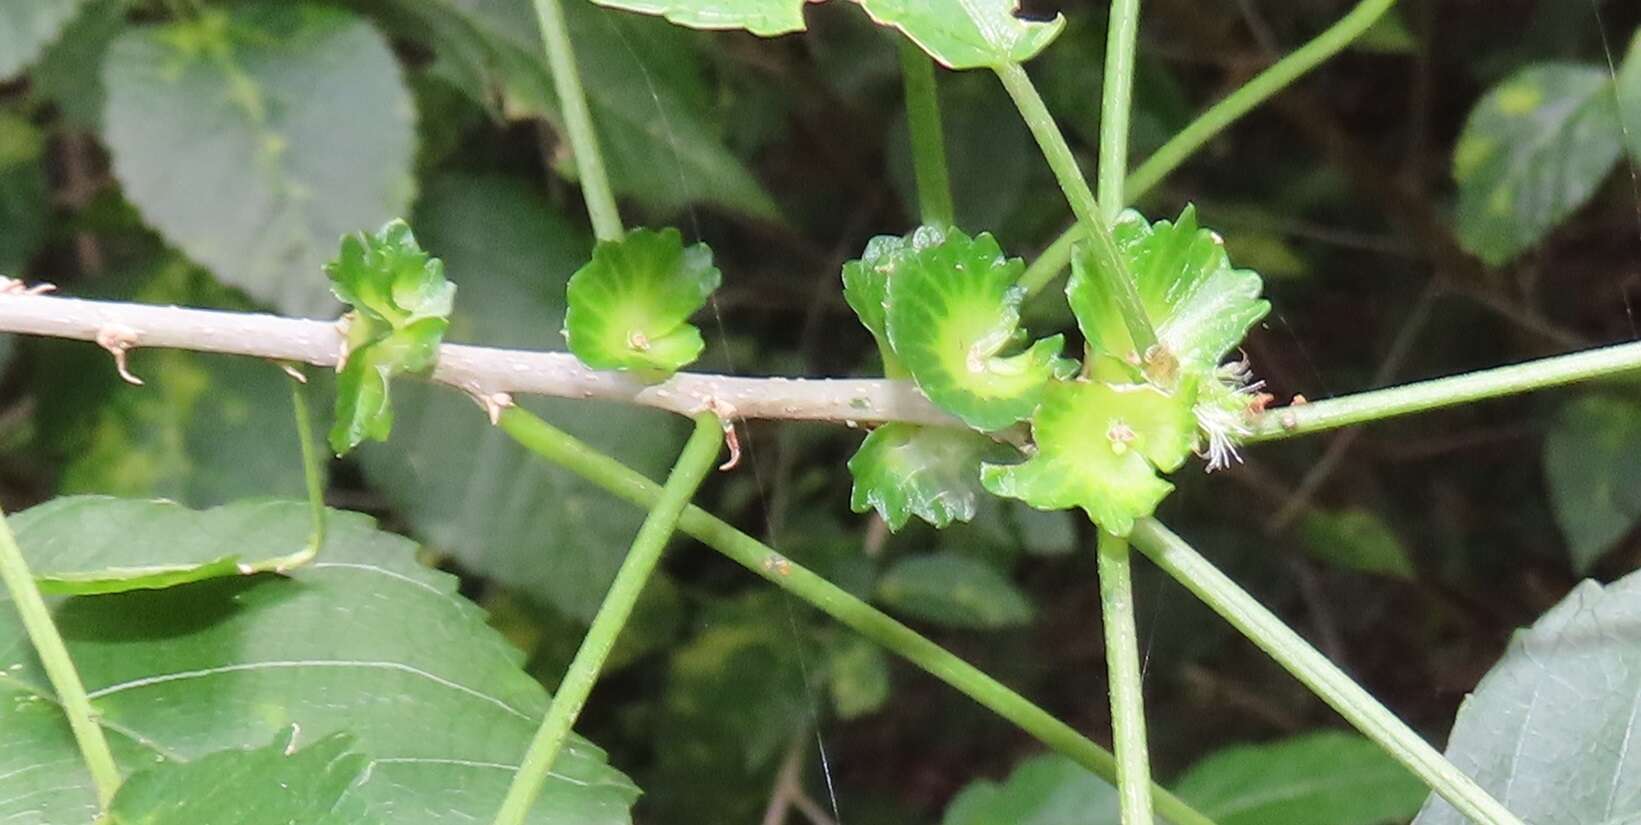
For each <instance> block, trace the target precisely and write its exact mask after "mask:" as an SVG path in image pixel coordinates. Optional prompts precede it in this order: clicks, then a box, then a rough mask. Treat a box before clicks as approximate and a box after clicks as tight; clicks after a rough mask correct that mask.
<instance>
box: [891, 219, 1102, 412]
mask: <svg viewBox="0 0 1641 825" xmlns="http://www.w3.org/2000/svg"><path fill="white" fill-rule="evenodd" d="M913 247H914V248H913V249H911V250H910V251H909V252H908V253H907V254H905V256H904V257H903V258H900V259H899V260H897V261H896V264H897V265H896V266H894V268H893V271H894V277H891V278H889V279H888V281H889V283H888V295H889V302H888V310H887V313H886V319H887V324H886V326H887V331H888V336H889V342H890V344H891V345H892V346H893V347H894V351H895V355H896V356H897V357H898V358H899V359H900V363H901V365H902V366H904V367H905V368H906V370H907V371H908V372H910V373H911V374H912V378H913V380H915V381H916V382H917V385H918V387H919V388H920V389H922V390H923V393H924V394H925V395H927V396H929V400H931V401H933V402H934V403H935V404H937V405H939V406H940V408H941V409H944V410H945V411H946V412H949V413H951V414H952V415H955V416H957V417H958V418H960V419H962V420H963V422H964V423H966V424H968V425H969V426H971V427H974V428H975V429H977V430H1000V429H1002V428H1004V427H1007V426H1009V425H1010V424H1013V423H1014V422H1016V421H1020V420H1023V419H1025V418H1029V417H1030V416H1031V412H1032V410H1035V409H1036V408H1037V402H1038V401H1039V400H1040V399H1041V398H1042V395H1043V388H1044V387H1045V386H1047V384H1048V382H1049V381H1050V380H1052V379H1053V378H1055V377H1064V376H1066V375H1068V374H1069V373H1070V372H1072V371H1073V370H1074V369H1075V365H1074V364H1072V363H1071V362H1069V361H1066V360H1064V359H1061V358H1060V357H1059V356H1060V349H1061V347H1063V346H1064V343H1065V340H1064V338H1062V337H1061V336H1058V335H1056V336H1054V337H1052V338H1045V339H1043V340H1041V341H1037V342H1035V343H1033V344H1032V345H1031V346H1030V347H1029V348H1027V349H1026V351H1024V352H1021V353H1019V354H1016V355H1009V356H1004V355H1002V354H1001V353H1002V352H1003V351H1004V349H1005V348H1008V347H1009V346H1010V345H1011V344H1013V343H1015V342H1016V341H1017V340H1018V339H1019V338H1020V336H1021V335H1022V333H1023V331H1022V330H1021V329H1020V327H1019V322H1020V301H1021V300H1022V299H1023V298H1024V297H1025V291H1024V290H1023V289H1021V288H1020V287H1018V286H1016V285H1015V283H1014V282H1015V281H1016V280H1018V279H1019V277H1020V272H1021V271H1022V270H1023V269H1024V268H1025V265H1024V264H1023V263H1022V262H1021V261H1020V259H1018V258H1014V259H1008V258H1004V257H1003V251H1002V250H1001V249H999V248H998V246H997V241H996V240H994V239H993V238H992V237H991V236H990V235H987V234H985V233H981V234H980V235H979V236H978V237H976V238H973V239H970V238H969V237H968V236H967V235H964V234H963V233H962V232H959V231H957V230H955V229H952V230H949V231H948V232H947V233H946V236H945V238H944V239H943V240H941V241H940V242H939V243H937V244H934V245H932V246H925V247H921V248H917V247H916V245H915V244H914V245H913Z"/></svg>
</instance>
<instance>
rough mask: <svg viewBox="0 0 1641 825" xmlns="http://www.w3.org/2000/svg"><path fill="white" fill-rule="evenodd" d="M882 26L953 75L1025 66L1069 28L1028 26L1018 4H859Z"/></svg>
mask: <svg viewBox="0 0 1641 825" xmlns="http://www.w3.org/2000/svg"><path fill="white" fill-rule="evenodd" d="M858 2H859V3H860V5H861V7H862V8H864V9H866V13H867V14H869V15H871V16H872V19H873V20H875V21H877V22H878V23H879V24H880V25H884V26H894V27H895V28H897V29H899V30H901V31H902V32H903V33H905V35H906V36H907V37H910V38H911V39H912V42H914V43H916V44H917V45H918V46H919V47H920V48H922V49H923V51H925V52H928V53H929V56H930V57H933V58H934V59H935V60H938V61H940V62H941V63H942V64H943V65H945V66H946V68H949V69H981V68H992V67H995V66H1001V65H1003V64H1005V63H1024V62H1026V61H1027V60H1030V59H1031V58H1032V57H1034V56H1036V54H1037V53H1038V52H1040V51H1042V50H1043V49H1044V47H1046V46H1048V44H1049V43H1050V42H1052V41H1053V40H1054V38H1055V36H1057V35H1058V34H1059V33H1060V30H1061V29H1063V28H1065V22H1066V21H1065V18H1064V17H1062V16H1060V15H1055V16H1054V19H1052V20H1025V19H1022V18H1020V17H1018V16H1016V14H1015V12H1016V10H1017V9H1018V8H1019V2H1018V0H858Z"/></svg>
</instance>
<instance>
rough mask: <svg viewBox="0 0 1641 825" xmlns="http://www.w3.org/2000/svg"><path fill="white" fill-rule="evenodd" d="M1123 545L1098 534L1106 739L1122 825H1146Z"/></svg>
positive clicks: (1145, 756) (1138, 685)
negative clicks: (1107, 686) (1107, 692)
mask: <svg viewBox="0 0 1641 825" xmlns="http://www.w3.org/2000/svg"><path fill="white" fill-rule="evenodd" d="M1130 555H1131V554H1130V553H1129V551H1128V540H1127V539H1124V538H1119V537H1117V536H1114V535H1112V534H1110V533H1107V532H1106V531H1104V530H1101V531H1100V539H1099V557H1100V615H1101V616H1102V617H1103V618H1104V621H1105V664H1106V672H1107V674H1109V679H1110V683H1111V739H1112V748H1113V749H1114V750H1115V751H1116V752H1117V794H1118V798H1119V799H1121V800H1122V823H1123V825H1151V821H1152V815H1151V794H1150V793H1149V790H1150V787H1151V755H1150V751H1149V750H1147V749H1146V744H1145V738H1146V737H1145V696H1144V691H1143V689H1142V687H1143V685H1142V679H1141V673H1140V647H1139V632H1138V631H1137V630H1135V628H1134V587H1133V579H1132V576H1131V575H1130V573H1129V567H1130V565H1129V558H1130Z"/></svg>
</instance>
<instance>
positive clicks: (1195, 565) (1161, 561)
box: [1129, 519, 1522, 825]
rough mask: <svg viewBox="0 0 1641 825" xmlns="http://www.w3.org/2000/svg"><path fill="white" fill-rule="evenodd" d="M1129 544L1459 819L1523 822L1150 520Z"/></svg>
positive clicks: (1508, 824)
mask: <svg viewBox="0 0 1641 825" xmlns="http://www.w3.org/2000/svg"><path fill="white" fill-rule="evenodd" d="M1129 538H1130V539H1131V540H1132V541H1133V542H1134V546H1135V547H1138V548H1139V549H1140V551H1141V552H1143V553H1145V555H1146V556H1148V557H1150V558H1151V560H1152V561H1154V562H1156V564H1157V566H1158V567H1161V568H1162V569H1163V570H1164V571H1166V572H1167V573H1168V575H1170V576H1172V577H1173V578H1174V579H1175V580H1176V581H1178V582H1179V583H1180V584H1182V585H1184V586H1185V588H1186V589H1187V590H1189V591H1191V592H1192V593H1193V594H1195V595H1196V597H1197V598H1199V599H1201V600H1202V602H1203V603H1204V604H1206V605H1208V606H1209V607H1210V608H1212V609H1213V610H1214V612H1215V613H1218V614H1219V615H1220V616H1222V617H1224V618H1225V620H1226V621H1227V622H1230V624H1231V625H1232V626H1233V627H1235V628H1236V629H1237V630H1238V631H1240V632H1241V633H1242V635H1244V636H1246V637H1248V639H1249V640H1250V641H1252V642H1253V643H1254V644H1255V645H1258V646H1259V649H1261V650H1263V651H1265V652H1266V653H1267V654H1269V655H1270V657H1271V658H1272V659H1274V660H1276V662H1277V664H1280V665H1281V666H1282V667H1283V668H1284V669H1286V670H1287V671H1288V672H1289V673H1291V674H1293V675H1294V677H1295V678H1297V679H1299V681H1300V682H1302V683H1304V685H1305V687H1308V688H1310V690H1311V692H1312V693H1315V694H1316V695H1317V696H1319V697H1321V698H1322V701H1324V702H1327V703H1328V704H1329V705H1330V706H1332V707H1333V709H1334V710H1336V711H1338V712H1339V715H1340V716H1343V717H1345V720H1346V721H1348V722H1350V723H1351V724H1352V725H1354V726H1355V727H1356V729H1357V730H1359V731H1361V732H1362V733H1363V734H1364V735H1366V736H1367V737H1368V738H1369V739H1372V740H1373V741H1374V742H1375V743H1377V744H1378V745H1379V747H1381V748H1384V749H1385V752H1387V753H1389V754H1390V755H1391V756H1392V757H1394V758H1395V759H1396V761H1398V762H1400V763H1402V764H1403V765H1405V766H1406V767H1407V768H1408V770H1410V771H1412V772H1413V774H1414V775H1415V776H1418V777H1419V778H1420V779H1422V780H1424V783H1425V784H1426V785H1428V786H1430V789H1431V790H1433V791H1435V792H1436V793H1437V794H1439V795H1440V796H1441V797H1442V798H1443V799H1446V800H1447V801H1448V802H1449V803H1451V804H1452V805H1453V807H1455V808H1457V809H1458V810H1459V811H1460V812H1461V813H1463V814H1464V815H1465V816H1468V817H1470V818H1471V819H1472V820H1475V821H1476V822H1478V823H1482V825H1522V823H1521V820H1520V819H1517V818H1516V817H1515V815H1514V814H1511V813H1510V812H1509V811H1508V810H1506V809H1505V807H1504V806H1503V805H1501V804H1499V802H1498V800H1496V799H1494V798H1493V797H1492V795H1490V794H1488V793H1487V791H1486V790H1485V789H1483V788H1482V787H1481V786H1480V785H1478V784H1476V781H1475V780H1474V779H1471V778H1470V777H1469V776H1467V775H1466V774H1465V773H1464V772H1463V771H1460V770H1459V769H1458V768H1456V767H1454V765H1453V763H1451V762H1449V761H1447V758H1446V757H1444V756H1442V754H1441V753H1440V752H1439V751H1437V750H1436V749H1435V748H1433V747H1431V746H1430V744H1429V743H1427V742H1425V741H1424V739H1422V738H1421V737H1420V736H1419V734H1418V733H1416V732H1414V731H1413V729H1412V728H1409V727H1408V726H1407V724H1406V723H1405V722H1403V721H1402V720H1401V719H1398V718H1397V717H1396V714H1394V713H1391V712H1390V710H1389V709H1387V708H1386V707H1385V706H1384V705H1381V704H1379V700H1377V699H1375V698H1373V695H1372V694H1370V693H1368V692H1367V691H1366V690H1364V689H1363V688H1362V686H1361V685H1358V684H1356V682H1355V681H1354V680H1352V679H1351V678H1350V677H1349V676H1347V675H1345V673H1344V671H1342V670H1340V669H1339V668H1338V667H1336V666H1334V664H1333V663H1332V662H1330V661H1328V658H1327V657H1326V656H1323V655H1322V654H1321V653H1320V652H1319V651H1317V650H1316V648H1314V647H1311V646H1310V644H1308V643H1307V642H1306V641H1305V640H1304V639H1302V638H1300V637H1299V634H1297V633H1295V632H1293V630H1292V629H1291V628H1289V627H1288V626H1287V624H1285V623H1283V621H1282V620H1281V619H1279V618H1277V617H1276V616H1275V615H1274V614H1272V613H1271V612H1270V611H1269V610H1266V609H1265V608H1264V606H1263V605H1261V604H1260V603H1259V601H1258V600H1257V599H1255V598H1254V597H1253V596H1250V595H1248V592H1247V591H1246V590H1243V589H1242V588H1241V587H1238V586H1237V584H1236V582H1233V581H1231V580H1230V578H1228V577H1227V576H1226V575H1225V574H1224V573H1221V572H1219V570H1218V569H1217V568H1215V567H1214V566H1213V565H1212V564H1210V563H1209V562H1208V560H1207V559H1205V558H1203V557H1202V556H1201V554H1199V553H1197V552H1196V551H1195V550H1193V549H1192V548H1191V546H1190V545H1189V544H1186V543H1185V541H1184V540H1183V539H1181V538H1180V537H1179V536H1176V535H1174V534H1173V533H1172V532H1170V531H1169V530H1168V528H1166V527H1164V526H1162V525H1161V524H1159V523H1157V522H1156V521H1155V520H1153V519H1145V520H1142V521H1141V522H1140V523H1139V524H1137V525H1135V527H1134V532H1133V534H1132V535H1131V536H1130V537H1129Z"/></svg>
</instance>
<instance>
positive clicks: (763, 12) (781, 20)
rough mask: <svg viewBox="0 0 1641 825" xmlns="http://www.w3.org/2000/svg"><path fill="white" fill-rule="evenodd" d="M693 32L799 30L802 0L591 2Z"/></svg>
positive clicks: (763, 34)
mask: <svg viewBox="0 0 1641 825" xmlns="http://www.w3.org/2000/svg"><path fill="white" fill-rule="evenodd" d="M593 2H595V3H597V4H598V5H600V6H607V7H609V8H612V9H622V10H624V11H636V12H640V13H643V14H659V15H661V16H662V17H665V18H667V21H668V22H670V23H674V24H676V25H679V26H689V27H690V28H694V29H744V30H746V31H749V32H752V33H753V34H756V35H759V36H760V37H773V36H775V35H777V34H786V33H787V32H795V31H802V30H803V5H804V0H593Z"/></svg>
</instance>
